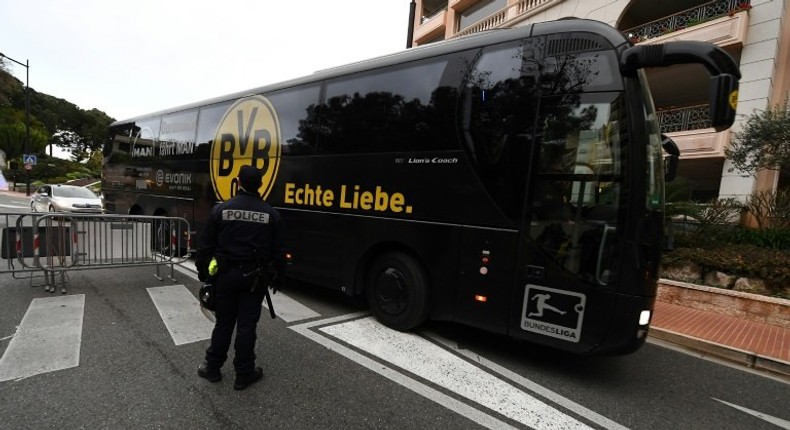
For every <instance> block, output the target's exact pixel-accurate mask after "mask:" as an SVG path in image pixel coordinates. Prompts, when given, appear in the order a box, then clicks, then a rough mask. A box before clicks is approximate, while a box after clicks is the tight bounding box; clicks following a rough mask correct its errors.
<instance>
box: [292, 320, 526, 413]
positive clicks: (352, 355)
mask: <svg viewBox="0 0 790 430" xmlns="http://www.w3.org/2000/svg"><path fill="white" fill-rule="evenodd" d="M365 315H368V313H367V312H357V313H353V314H347V315H341V316H339V317H333V318H327V319H323V320H318V321H311V322H307V323H302V324H299V325H295V326H290V327H289V328H290V329H291V330H294V331H295V332H297V333H299V334H301V335H302V336H305V337H306V338H308V339H310V340H312V341H314V342H316V343H318V344H320V345H322V346H324V347H326V348H327V349H329V350H332V351H334V352H336V353H338V354H340V355H342V356H343V357H346V358H348V359H349V360H351V361H354V362H356V363H357V364H359V365H361V366H363V367H365V368H367V369H368V370H371V371H373V372H376V373H378V374H379V375H381V376H384V377H385V378H387V379H389V380H391V381H393V382H395V383H397V384H399V385H401V386H403V387H406V388H408V389H409V390H411V391H413V392H415V393H417V394H419V395H421V396H423V397H425V398H427V399H429V400H431V401H433V402H435V403H438V404H440V405H442V406H444V407H445V408H447V409H450V410H452V411H453V412H456V413H457V414H459V415H461V416H464V417H466V418H467V419H469V420H471V421H474V422H476V423H478V424H480V425H481V426H483V427H486V428H489V429H515V428H516V427H514V426H512V425H510V424H507V423H506V422H504V421H502V420H500V419H498V418H496V417H494V416H492V415H490V414H487V413H485V412H483V411H480V410H478V409H476V408H473V407H471V406H469V405H467V404H466V403H464V402H461V401H460V400H457V399H455V398H453V397H450V396H448V395H446V394H444V393H442V392H441V391H439V390H436V389H434V388H431V387H429V386H428V385H425V384H423V383H421V382H418V381H417V380H415V379H414V378H411V377H409V376H406V375H404V374H403V373H401V372H399V371H396V370H393V369H392V368H390V367H387V366H384V365H382V363H380V362H378V361H375V360H373V359H370V358H368V357H366V356H364V355H362V354H360V353H358V352H356V351H354V350H353V349H351V348H349V347H347V346H344V345H342V344H340V343H338V342H336V341H334V340H332V339H330V338H329V337H326V336H324V335H323V334H320V333H317V332H315V331H313V330H312V328H313V327H315V326H318V325H323V324H334V323H337V322H342V321H345V320H348V319H353V318H359V317H362V316H365Z"/></svg>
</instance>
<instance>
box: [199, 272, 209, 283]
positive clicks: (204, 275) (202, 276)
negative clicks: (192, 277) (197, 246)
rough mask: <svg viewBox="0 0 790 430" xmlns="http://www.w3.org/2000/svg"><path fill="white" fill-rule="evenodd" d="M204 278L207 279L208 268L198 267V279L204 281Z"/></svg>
mask: <svg viewBox="0 0 790 430" xmlns="http://www.w3.org/2000/svg"><path fill="white" fill-rule="evenodd" d="M206 279H208V269H205V270H201V269H198V280H200V282H206Z"/></svg>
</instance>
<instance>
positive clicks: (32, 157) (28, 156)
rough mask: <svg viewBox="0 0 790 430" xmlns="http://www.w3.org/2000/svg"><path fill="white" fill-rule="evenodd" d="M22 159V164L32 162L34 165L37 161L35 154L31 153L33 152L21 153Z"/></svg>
mask: <svg viewBox="0 0 790 430" xmlns="http://www.w3.org/2000/svg"><path fill="white" fill-rule="evenodd" d="M22 160H23V161H24V164H32V165H34V166H35V165H36V161H37V160H36V156H35V155H33V154H25V155H23V156H22Z"/></svg>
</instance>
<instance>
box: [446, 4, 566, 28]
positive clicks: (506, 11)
mask: <svg viewBox="0 0 790 430" xmlns="http://www.w3.org/2000/svg"><path fill="white" fill-rule="evenodd" d="M563 1H565V0H520V1H519V2H517V3H514V4H511V5H510V6H507V7H505V8H503V9H500V10H499V11H497V12H496V13H493V14H491V15H489V16H487V17H485V18H483V19H481V20H480V21H478V22H476V23H474V24H472V25H470V26H469V27H466V28H464V29H463V30H461V31H459V32H458V33H456V34H455V35H454V36H453V37H458V36H466V35H468V34H474V33H479V32H481V31H486V30H492V29H494V28H499V27H503V26H504V24H506V23H509V22H513V21H517V20H519V19H523V18H525V17H527V16H529V15H530V14H533V13H535V12H537V11H538V10H542V9H546V8H547V7H549V5H554V4H557V3H561V2H563ZM511 10H514V11H513V12H511ZM511 13H512V15H511Z"/></svg>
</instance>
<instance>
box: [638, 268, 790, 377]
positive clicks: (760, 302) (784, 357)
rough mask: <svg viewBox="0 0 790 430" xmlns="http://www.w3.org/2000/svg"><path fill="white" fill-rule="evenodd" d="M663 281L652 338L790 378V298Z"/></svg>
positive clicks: (657, 302)
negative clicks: (678, 291) (679, 289)
mask: <svg viewBox="0 0 790 430" xmlns="http://www.w3.org/2000/svg"><path fill="white" fill-rule="evenodd" d="M662 282H663V284H662V285H661V287H660V289H659V296H658V300H656V304H655V308H654V313H653V320H652V323H651V327H650V332H649V336H650V337H652V338H655V339H661V340H664V341H667V342H671V343H674V344H677V345H680V346H682V347H684V348H686V349H691V350H693V351H695V352H699V353H702V354H703V355H712V356H716V357H718V358H721V359H725V360H728V361H731V362H735V363H737V364H741V365H744V366H747V367H750V368H754V369H757V370H761V371H766V372H770V373H772V374H774V375H777V376H781V377H783V378H784V379H788V380H790V301H788V300H783V299H776V298H768V297H758V296H755V295H753V294H743V293H740V294H736V293H734V292H732V291H729V290H724V291H721V290H720V289H715V288H710V287H700V286H694V285H688V284H685V285H684V284H683V283H679V282H671V281H662ZM666 283H671V284H676V285H674V286H672V287H674V288H678V287H685V288H687V289H686V290H684V291H683V292H682V293H677V292H666V291H662V288H663V289H666V288H667V285H666ZM717 290H718V291H717ZM662 293H663V294H662ZM706 295H707V296H710V299H708V300H705V299H703V298H702V297H704V296H706ZM730 296H731V297H732V298H730ZM738 302H740V303H738Z"/></svg>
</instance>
